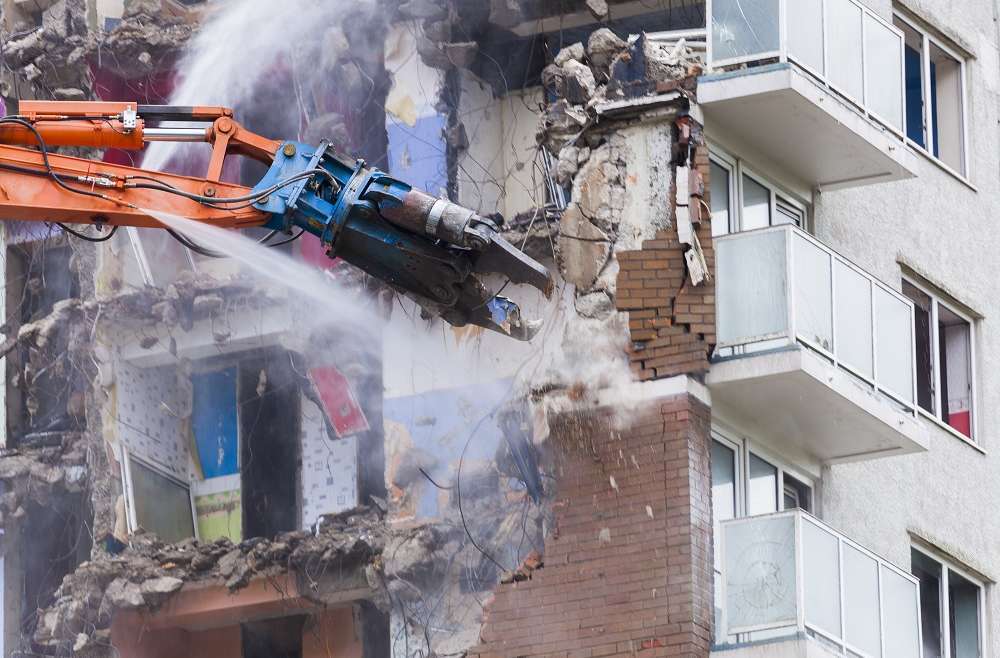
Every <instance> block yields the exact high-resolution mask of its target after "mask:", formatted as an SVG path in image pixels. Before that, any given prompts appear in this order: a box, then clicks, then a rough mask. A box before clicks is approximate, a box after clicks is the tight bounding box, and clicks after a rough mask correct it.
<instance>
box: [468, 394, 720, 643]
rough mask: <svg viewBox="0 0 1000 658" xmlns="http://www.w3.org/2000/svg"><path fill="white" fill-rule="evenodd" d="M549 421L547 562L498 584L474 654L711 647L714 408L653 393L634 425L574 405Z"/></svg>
mask: <svg viewBox="0 0 1000 658" xmlns="http://www.w3.org/2000/svg"><path fill="white" fill-rule="evenodd" d="M551 429H552V433H551V435H550V437H549V441H550V444H551V446H552V449H553V450H554V452H555V454H556V460H557V468H556V473H557V476H558V477H557V484H556V486H557V492H556V504H555V527H553V528H551V529H550V531H549V537H548V538H547V540H546V542H545V563H544V566H543V567H542V568H540V569H538V570H536V571H534V572H533V573H532V578H531V579H530V580H526V581H523V582H513V583H509V584H504V585H501V586H500V587H499V589H498V590H497V593H496V596H495V598H494V600H493V602H492V603H491V605H490V606H489V607H488V612H487V615H488V616H487V620H486V624H485V625H484V627H483V634H482V644H481V646H479V647H476V648H475V649H474V650H473V651H471V652H470V655H478V656H509V657H515V656H518V657H520V656H524V657H529V656H563V657H565V658H570V657H572V658H597V657H599V656H630V657H635V656H641V657H643V658H653V657H655V656H684V657H691V658H695V657H697V658H705V657H706V656H708V653H709V646H710V637H711V624H712V574H713V572H712V545H711V541H712V539H711V537H712V535H711V530H712V520H711V473H710V467H709V440H710V438H709V437H710V412H709V409H708V407H706V406H704V405H703V404H702V403H701V402H699V401H698V400H696V399H695V398H693V397H690V396H689V395H687V394H682V395H677V396H674V397H669V398H663V399H660V400H657V401H654V402H650V403H649V405H648V408H646V409H644V410H642V411H640V412H638V413H636V414H635V416H634V420H632V422H631V423H630V425H629V427H628V428H627V429H615V427H614V424H613V423H612V422H611V420H610V419H609V418H608V417H607V416H601V415H597V414H567V415H564V416H561V417H560V418H558V419H557V421H556V422H554V423H553V424H552V428H551Z"/></svg>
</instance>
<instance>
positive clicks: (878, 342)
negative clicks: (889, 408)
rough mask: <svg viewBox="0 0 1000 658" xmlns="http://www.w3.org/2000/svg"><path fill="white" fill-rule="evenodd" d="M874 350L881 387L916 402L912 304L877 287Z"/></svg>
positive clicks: (907, 400)
mask: <svg viewBox="0 0 1000 658" xmlns="http://www.w3.org/2000/svg"><path fill="white" fill-rule="evenodd" d="M874 299H875V306H874V307H875V326H876V336H875V352H876V359H875V363H876V367H877V369H878V384H879V387H880V388H883V389H885V390H887V391H890V392H892V394H893V395H896V396H898V397H899V399H901V400H903V401H905V402H908V403H910V404H912V403H913V343H912V338H911V329H912V322H913V320H912V316H911V314H910V307H909V306H908V305H907V304H906V303H905V302H903V301H902V300H901V299H898V298H896V297H895V296H893V295H891V294H889V293H888V292H886V291H885V290H883V289H882V288H879V287H878V286H876V287H875V297H874Z"/></svg>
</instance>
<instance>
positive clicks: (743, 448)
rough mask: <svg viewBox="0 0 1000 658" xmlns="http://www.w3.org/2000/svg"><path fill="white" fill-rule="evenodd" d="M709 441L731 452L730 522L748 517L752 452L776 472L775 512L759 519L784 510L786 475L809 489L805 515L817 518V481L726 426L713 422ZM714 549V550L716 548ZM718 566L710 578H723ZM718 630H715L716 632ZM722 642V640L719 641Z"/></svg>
mask: <svg viewBox="0 0 1000 658" xmlns="http://www.w3.org/2000/svg"><path fill="white" fill-rule="evenodd" d="M710 435H711V440H712V441H716V442H718V443H719V445H721V446H723V447H725V448H727V449H728V450H731V451H733V453H734V455H733V468H734V469H735V472H734V474H733V477H734V489H735V501H734V503H735V504H734V510H735V513H734V515H733V519H745V518H748V514H747V509H748V503H749V496H750V490H749V487H750V480H749V473H750V454H751V453H753V454H754V455H755V456H756V457H757V458H758V459H760V460H762V461H764V462H766V463H767V464H768V465H770V466H773V467H774V468H775V470H776V471H777V482H776V484H775V493H776V495H777V507H778V509H777V510H776V511H774V512H767V513H765V514H761V515H759V516H766V515H767V514H780V513H781V512H784V511H787V510H786V508H785V496H784V490H785V474H786V473H787V474H788V475H789V476H790V477H792V478H794V479H795V480H797V481H798V482H800V483H801V484H803V485H804V486H805V487H806V488H807V489H808V490H809V502H810V508H811V509H810V510H806V512H807V513H808V514H812V515H813V516H815V517H816V518H819V514H818V512H819V502H820V501H819V495H818V492H819V487H818V479H817V478H815V477H813V476H812V475H809V474H808V473H805V472H803V471H801V470H800V469H798V468H795V467H793V466H791V465H790V464H789V463H788V462H787V461H786V460H784V459H779V458H777V457H776V455H775V453H773V452H771V450H769V449H768V448H767V447H765V446H763V445H761V444H760V443H759V442H757V441H754V440H752V439H750V438H749V437H747V436H745V435H742V434H741V433H739V432H737V431H735V430H733V429H731V428H729V427H727V426H721V425H718V424H716V423H712V428H711V432H710ZM713 486H714V484H713V483H711V482H710V483H709V487H710V488H711V487H713ZM713 493H714V492H713ZM728 520H730V519H721V520H720V521H719V523H724V522H725V521H728ZM715 530H716V521H715V509H714V508H713V510H712V533H713V536H714V533H715ZM713 541H714V542H716V543H715V546H718V543H717V542H718V540H717V539H716V540H713ZM716 550H717V549H716ZM720 569H721V565H720V564H718V563H716V561H715V554H714V553H713V556H712V574H713V578H714V577H716V576H720V577H721V575H722V572H721V570H720ZM716 605H718V601H716V602H715V603H714V604H713V609H714V607H715V606H716ZM719 630H720V629H719V628H716V629H715V632H718V631H719ZM719 641H721V639H720V640H719Z"/></svg>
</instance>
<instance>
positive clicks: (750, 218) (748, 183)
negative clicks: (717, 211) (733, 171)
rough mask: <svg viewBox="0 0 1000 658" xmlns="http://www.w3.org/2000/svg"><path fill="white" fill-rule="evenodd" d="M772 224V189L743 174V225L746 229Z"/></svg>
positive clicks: (742, 227) (743, 228)
mask: <svg viewBox="0 0 1000 658" xmlns="http://www.w3.org/2000/svg"><path fill="white" fill-rule="evenodd" d="M770 225H771V190H769V189H767V188H766V187H764V186H763V185H761V184H760V183H758V182H757V181H755V180H754V179H752V178H750V177H749V176H747V175H746V174H744V175H743V225H742V226H741V227H740V228H741V229H742V230H744V231H751V230H753V229H755V228H764V227H766V226H770Z"/></svg>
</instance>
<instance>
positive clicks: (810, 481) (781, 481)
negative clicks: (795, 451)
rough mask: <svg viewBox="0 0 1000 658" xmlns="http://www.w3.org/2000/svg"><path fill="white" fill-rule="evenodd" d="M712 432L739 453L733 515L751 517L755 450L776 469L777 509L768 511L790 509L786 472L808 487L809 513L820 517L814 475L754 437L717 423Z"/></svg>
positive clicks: (716, 438) (727, 446) (721, 441)
mask: <svg viewBox="0 0 1000 658" xmlns="http://www.w3.org/2000/svg"><path fill="white" fill-rule="evenodd" d="M711 434H712V440H713V441H718V442H719V443H720V444H722V445H723V446H725V447H726V448H729V449H730V450H732V451H733V452H734V453H735V454H736V460H735V461H736V473H735V478H736V516H735V517H734V518H737V519H742V518H747V516H748V515H747V509H748V503H749V496H750V489H749V487H750V480H749V473H750V454H751V453H753V454H754V455H755V456H756V457H757V458H758V459H761V460H762V461H764V462H766V463H767V464H769V465H770V466H773V467H774V468H775V470H776V471H777V476H778V477H777V485H776V494H777V500H778V509H777V510H775V511H774V512H769V514H776V513H778V512H784V511H787V510H786V508H785V499H784V490H785V474H786V473H787V474H788V476H789V477H791V478H794V479H795V480H797V481H798V482H800V483H801V484H803V485H805V487H806V488H808V489H809V502H810V507H811V508H812V509H809V510H806V511H807V512H808V513H809V514H812V515H814V516H817V518H818V514H817V511H818V496H817V486H816V478H815V477H813V476H811V475H809V474H808V473H804V472H803V471H801V470H800V469H798V468H795V467H794V466H792V465H790V464H789V463H788V462H787V461H786V460H784V459H781V458H779V457H777V456H776V455H775V453H773V452H771V451H770V450H769V449H768V448H767V447H765V446H763V445H761V444H760V443H759V442H757V441H754V440H753V439H750V438H748V437H745V436H740V435H739V434H737V433H735V432H732V431H729V430H726V429H723V428H720V427H718V426H715V425H713V426H712V432H711Z"/></svg>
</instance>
